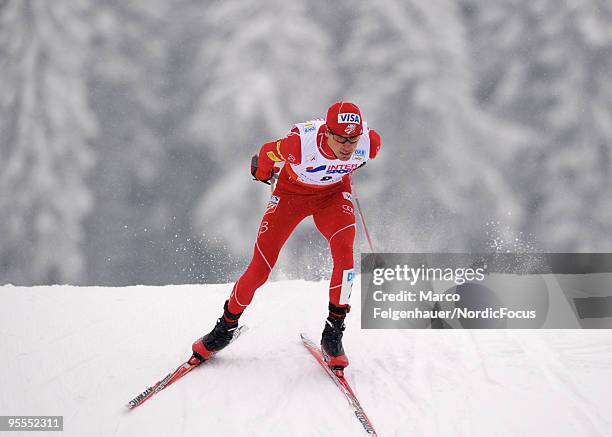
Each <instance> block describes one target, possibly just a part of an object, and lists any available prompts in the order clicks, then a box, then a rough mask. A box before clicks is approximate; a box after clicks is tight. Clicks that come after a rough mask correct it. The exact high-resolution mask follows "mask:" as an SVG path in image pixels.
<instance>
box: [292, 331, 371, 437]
mask: <svg viewBox="0 0 612 437" xmlns="http://www.w3.org/2000/svg"><path fill="white" fill-rule="evenodd" d="M300 336H301V337H302V343H304V346H306V349H308V350H309V351H310V353H311V354H312V356H314V357H315V358H316V360H317V362H318V363H319V364H320V365H321V367H323V369H325V371H326V372H327V374H328V375H329V377H330V378H331V379H332V381H334V383H335V384H336V386H337V387H338V388H339V389H340V391H341V392H342V393H343V394H344V396H346V399H347V401H348V403H349V405H350V406H351V408H352V409H353V413H355V416H356V417H357V420H359V422H360V423H361V426H363V429H364V430H365V432H366V433H367V434H368V435H371V436H376V437H378V434H376V431H375V430H374V427H373V426H372V422H370V419H368V416H367V415H366V413H365V411H363V408H362V407H361V404H360V403H359V400H358V399H357V396H356V395H355V393H354V392H353V389H351V386H350V385H349V383H348V381H347V380H346V378H345V377H344V371H342V370H332V369H331V368H330V367H329V366H328V365H327V363H326V362H325V358H324V357H323V352H321V348H320V347H319V346H317V345H316V344H315V343H314V342H313V341H312V340H311V339H310V338H309V337H308V336H307V335H306V334H304V333H302V334H300Z"/></svg>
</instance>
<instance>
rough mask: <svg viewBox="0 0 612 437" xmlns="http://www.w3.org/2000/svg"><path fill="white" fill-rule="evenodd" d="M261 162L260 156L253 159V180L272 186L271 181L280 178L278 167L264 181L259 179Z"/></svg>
mask: <svg viewBox="0 0 612 437" xmlns="http://www.w3.org/2000/svg"><path fill="white" fill-rule="evenodd" d="M258 160H259V156H258V155H253V157H252V158H251V175H253V180H254V181H259V182H263V183H264V184H268V185H270V180H271V179H275V178H277V177H278V176H277V175H276V172H277V171H278V169H277V168H276V167H274V168H273V169H272V171H271V172H270V177H269V178H267V179H265V180H263V179H258V178H257V176H256V175H257V162H258Z"/></svg>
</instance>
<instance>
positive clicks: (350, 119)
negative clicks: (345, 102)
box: [338, 112, 361, 124]
mask: <svg viewBox="0 0 612 437" xmlns="http://www.w3.org/2000/svg"><path fill="white" fill-rule="evenodd" d="M338 123H357V124H361V117H360V116H359V114H354V113H352V112H343V113H341V114H338Z"/></svg>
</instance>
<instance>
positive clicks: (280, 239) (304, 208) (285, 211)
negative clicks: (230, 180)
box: [227, 124, 381, 314]
mask: <svg viewBox="0 0 612 437" xmlns="http://www.w3.org/2000/svg"><path fill="white" fill-rule="evenodd" d="M326 129H327V128H326V125H325V124H323V125H321V126H320V127H319V128H318V130H317V135H316V147H317V148H318V152H319V153H320V154H321V155H322V157H323V158H322V159H326V160H327V161H326V162H329V160H334V162H337V163H338V165H339V166H342V165H343V161H340V160H338V159H337V158H336V156H335V155H334V153H333V151H332V150H331V148H330V147H329V146H328V144H327V138H326V136H325V132H326ZM364 135H366V133H364ZM367 135H368V136H369V140H370V147H369V149H370V151H369V158H370V159H373V158H374V157H375V156H376V154H377V153H378V151H379V149H380V147H381V141H380V136H379V135H378V133H376V132H375V131H374V130H372V129H369V132H368V133H367ZM362 140H363V139H362ZM362 140H360V143H361V141H362ZM301 143H302V139H301V136H300V133H299V131H298V129H297V128H294V129H293V130H292V131H291V132H290V133H289V134H288V135H287V136H286V137H285V138H282V139H280V140H276V141H272V142H269V143H266V144H264V145H263V146H262V147H261V150H260V152H259V157H258V169H257V173H256V177H257V178H258V179H260V180H266V179H268V178H269V177H270V175H271V174H272V171H273V168H274V164H275V162H280V161H283V162H285V165H284V167H283V168H282V170H281V172H280V174H279V178H278V181H277V183H276V187H275V189H274V192H273V193H272V199H271V201H270V203H269V204H268V207H267V208H266V212H265V213H264V216H263V218H262V220H261V224H260V227H259V231H258V233H257V239H256V241H255V247H254V249H253V259H252V260H251V263H250V264H249V266H248V268H247V269H246V271H245V272H244V274H243V275H242V276H241V277H240V279H238V281H237V282H236V283H235V284H234V287H233V289H232V293H231V295H230V299H229V303H228V307H227V308H228V310H229V311H230V312H231V313H233V314H239V313H242V312H243V311H244V309H245V308H246V307H247V306H248V305H249V304H250V303H251V300H252V299H253V295H254V293H255V290H257V288H259V287H260V286H261V285H263V284H264V282H266V280H267V279H268V276H269V275H270V272H271V271H272V268H273V267H274V264H275V263H276V260H277V258H278V254H279V252H280V250H281V248H282V247H283V245H284V244H285V241H287V238H289V235H291V232H293V230H294V229H295V227H296V226H297V225H298V223H300V222H301V221H302V220H303V219H304V218H306V217H308V216H312V217H313V219H314V222H315V225H316V227H317V229H318V230H319V231H320V232H321V234H322V235H323V236H324V237H325V238H326V239H327V241H328V242H329V245H330V248H331V255H332V258H333V263H334V266H333V271H332V276H331V281H330V285H329V302H330V303H331V304H333V305H334V306H336V307H339V308H344V307H346V306H347V305H348V297H349V296H350V290H348V295H346V294H347V290H346V289H347V288H350V285H351V284H352V270H353V243H354V240H355V214H354V211H353V203H352V200H351V199H352V197H351V179H350V172H348V173H346V174H345V175H344V176H343V177H342V179H341V180H340V181H338V182H336V183H333V184H332V185H327V186H322V187H321V186H315V185H310V184H306V183H303V182H301V181H300V180H299V177H298V176H297V175H296V173H295V172H294V171H293V170H292V166H291V165H289V164H294V165H299V164H301V163H302V160H303V159H314V158H309V157H303V156H302V150H303V148H302V144H301ZM358 147H359V146H358ZM314 170H317V169H316V168H315V169H314ZM309 171H310V170H309ZM351 171H352V170H351ZM347 272H348V273H347ZM347 275H348V280H350V284H349V287H347V286H346V282H347ZM343 281H344V283H345V286H343ZM341 294H342V296H341Z"/></svg>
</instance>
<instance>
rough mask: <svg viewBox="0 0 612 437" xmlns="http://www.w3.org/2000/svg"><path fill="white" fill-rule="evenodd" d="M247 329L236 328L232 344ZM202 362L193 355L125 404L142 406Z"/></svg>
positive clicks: (132, 406)
mask: <svg viewBox="0 0 612 437" xmlns="http://www.w3.org/2000/svg"><path fill="white" fill-rule="evenodd" d="M247 329H248V328H247V327H246V326H244V325H243V326H239V327H238V328H236V331H234V336H233V337H232V339H231V341H230V344H231V343H233V342H234V341H235V340H236V339H237V338H238V337H240V334H242V333H244V332H246V331H247ZM213 357H214V355H213V356H211V357H210V358H209V359H208V360H210V359H211V358H213ZM208 360H206V361H208ZM202 363H204V361H200V360H199V359H198V358H196V357H195V356H193V355H192V356H191V358H189V359H188V360H187V361H185V362H184V363H183V364H181V365H180V366H178V367H177V368H176V370H175V371H174V372H171V373H168V374H167V375H166V376H165V377H164V378H163V379H162V380H160V381H158V382H156V383H155V384H153V385H152V386H151V387H149V388H147V389H146V390H145V391H143V392H142V393H141V394H139V395H138V396H136V397H135V398H134V399H132V400H131V401H129V402H128V403H127V404H126V405H125V406H126V407H127V408H128V409H130V410H133V409H134V408H136V407H139V406H141V405H142V404H144V403H145V402H146V401H148V400H149V399H151V398H152V397H153V396H155V395H156V394H157V393H159V392H160V391H162V390H163V389H165V388H166V387H168V386H170V385H171V384H173V383H175V382H176V381H177V380H178V379H179V378H181V377H183V376H184V375H186V374H187V373H189V372H191V371H192V370H193V369H195V368H196V367H198V366H199V365H200V364H202Z"/></svg>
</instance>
